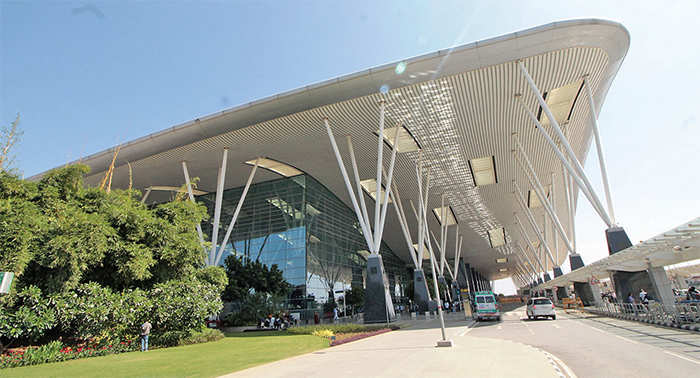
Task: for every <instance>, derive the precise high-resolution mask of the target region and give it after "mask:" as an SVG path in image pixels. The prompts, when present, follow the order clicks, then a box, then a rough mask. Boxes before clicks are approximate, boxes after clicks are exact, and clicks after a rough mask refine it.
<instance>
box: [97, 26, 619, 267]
mask: <svg viewBox="0 0 700 378" xmlns="http://www.w3.org/2000/svg"><path fill="white" fill-rule="evenodd" d="M628 43H629V36H628V35H627V32H626V30H624V28H622V27H621V26H620V25H618V24H614V23H608V22H602V21H595V20H586V21H575V22H565V23H557V24H550V25H546V26H543V27H540V28H535V29H531V30H528V31H525V32H519V33H514V34H511V35H508V36H504V37H499V38H496V39H493V40H489V41H486V42H480V43H475V44H471V45H467V46H462V47H459V48H455V49H453V50H451V53H450V55H449V57H448V55H447V53H445V52H438V53H436V54H430V55H427V56H423V57H419V58H414V59H409V60H406V61H404V62H406V63H407V67H406V71H405V72H404V73H403V74H402V75H396V74H394V73H392V72H391V71H393V66H394V65H387V66H383V67H380V68H379V69H372V70H369V71H367V72H366V73H362V74H354V75H350V76H348V77H345V78H340V79H336V80H332V81H329V82H326V83H323V84H322V85H317V86H314V87H309V88H306V89H302V90H297V91H294V92H292V93H287V94H285V95H282V96H276V97H275V98H272V99H267V100H264V101H260V102H259V104H260V105H255V104H251V105H246V106H243V107H239V108H236V109H233V110H230V111H226V112H222V113H221V116H217V115H213V116H210V117H207V118H206V119H203V120H196V121H194V123H191V124H187V125H183V126H180V127H176V128H173V129H172V130H171V131H170V132H169V133H160V134H157V135H154V136H150V137H146V138H141V139H140V140H137V141H134V142H131V143H129V144H127V145H126V146H125V147H124V149H123V151H125V152H124V154H122V153H121V152H120V155H119V158H118V167H117V168H116V169H115V172H114V179H113V186H115V187H126V186H127V185H128V182H129V174H128V168H127V167H126V162H127V161H131V166H132V169H133V182H134V186H135V187H136V188H145V187H148V186H151V185H170V186H179V185H182V183H183V182H184V177H183V173H182V168H181V165H180V162H181V161H183V160H186V161H187V162H188V166H189V172H190V175H191V176H193V177H199V178H200V179H201V181H200V183H199V188H200V189H201V190H205V191H215V186H216V180H217V177H216V176H217V171H218V168H219V165H220V163H221V156H222V150H223V148H224V147H229V148H230V151H229V153H228V167H229V168H228V170H227V173H226V180H225V187H226V188H231V187H238V186H242V185H243V184H244V182H245V180H246V178H247V175H248V172H249V171H250V169H251V167H250V166H248V165H246V164H244V162H245V161H248V160H251V159H254V158H255V157H257V156H263V157H269V158H271V159H275V160H278V161H281V162H285V163H287V164H290V165H292V166H294V167H296V168H298V169H300V170H302V171H304V172H307V173H308V174H310V175H312V176H314V177H315V178H316V179H318V180H319V181H320V182H321V183H323V184H324V185H326V186H327V187H328V188H329V189H330V190H332V191H333V192H334V193H336V194H337V195H338V197H340V198H341V199H342V200H343V201H345V202H346V203H348V204H349V203H350V201H349V196H348V195H347V192H346V189H345V185H344V184H343V182H342V177H341V175H340V171H339V169H338V166H337V164H336V161H335V157H334V155H333V152H332V150H331V146H330V143H329V140H328V136H327V134H326V130H325V127H324V126H323V122H322V118H323V117H328V118H329V119H330V125H331V127H332V129H333V132H334V133H335V136H336V139H337V142H338V145H339V148H340V151H341V154H342V156H343V157H344V159H345V162H346V166H347V167H348V168H349V166H348V164H349V156H348V152H347V145H346V142H345V136H346V135H350V136H351V137H352V139H353V144H354V148H355V153H356V156H357V158H358V162H357V163H358V168H359V171H360V176H361V179H367V178H373V177H374V176H375V174H376V171H375V170H376V148H377V139H376V138H377V136H376V134H375V132H376V130H377V126H378V122H379V105H378V103H379V101H380V100H385V101H386V102H387V113H386V125H387V127H389V126H392V127H393V126H396V125H397V124H400V123H401V124H403V125H404V126H405V127H406V128H407V129H408V130H409V131H410V133H411V134H412V135H413V136H414V137H415V138H416V139H417V141H418V143H419V144H420V145H421V147H422V152H421V153H422V159H423V161H424V162H425V165H426V166H427V167H430V170H431V187H430V193H431V195H430V199H429V204H428V208H430V209H433V208H437V207H440V196H441V194H443V193H444V194H445V195H446V198H447V200H446V204H448V205H450V206H451V207H452V209H453V210H454V213H455V215H456V217H457V220H458V221H459V230H460V233H461V234H463V235H464V244H463V247H462V256H463V257H464V259H465V261H466V262H469V263H470V264H472V265H473V266H475V267H476V268H477V269H478V270H479V271H480V272H482V274H484V275H485V276H487V277H489V279H498V278H502V277H505V276H507V275H510V274H511V273H510V272H512V271H514V270H515V263H516V260H517V259H508V263H506V264H496V258H499V257H503V256H504V255H508V254H510V253H512V250H513V247H512V246H513V242H514V241H516V240H518V239H519V234H518V232H517V231H516V229H515V228H514V226H513V212H514V211H516V210H518V206H517V203H516V202H515V201H514V198H513V195H512V192H513V191H514V190H515V189H514V186H513V184H512V181H513V180H516V181H517V182H518V184H519V185H520V187H521V188H522V189H523V190H524V191H527V190H528V189H531V187H530V186H529V183H528V182H527V179H526V177H525V176H524V174H523V172H522V171H520V168H519V167H518V166H517V165H516V163H515V161H514V160H513V157H512V154H511V150H513V149H514V144H513V140H512V133H514V132H517V133H518V135H519V137H520V140H521V143H522V144H523V147H524V149H525V151H526V152H527V153H528V155H529V157H530V159H531V160H532V163H533V166H534V168H535V171H536V173H537V175H538V176H539V177H540V179H541V180H542V183H543V185H545V186H546V185H550V184H551V182H550V181H551V180H550V178H549V174H550V172H554V177H555V181H556V182H555V186H556V187H557V188H559V189H558V190H559V192H558V193H557V196H556V204H555V207H556V211H557V213H558V214H561V216H560V218H561V220H562V221H563V223H564V227H565V228H566V229H568V228H569V225H568V224H567V222H566V217H565V216H563V214H565V212H566V207H565V206H566V205H565V198H564V195H563V190H562V188H563V183H562V171H561V165H560V163H559V162H558V161H557V160H556V158H555V156H554V153H553V151H551V149H550V148H549V147H548V146H547V145H546V144H545V143H544V140H543V138H542V137H541V135H539V133H538V131H537V130H536V129H535V127H534V125H533V124H532V122H531V121H530V120H529V119H528V118H527V114H526V113H525V111H524V110H523V109H522V108H521V106H520V105H519V104H518V102H517V101H516V99H515V95H516V94H522V95H523V97H522V99H523V101H524V103H525V104H526V106H527V107H529V108H530V109H531V110H532V111H533V112H536V111H537V109H538V105H537V103H536V99H535V97H534V95H533V94H532V93H531V91H530V90H529V88H528V87H527V83H526V81H525V79H524V78H523V77H522V75H521V73H520V71H519V69H518V66H517V63H516V60H517V59H522V60H523V62H524V63H525V66H526V67H527V69H528V71H529V72H530V74H531V76H532V77H533V78H534V80H535V83H536V84H537V86H538V87H539V88H540V90H541V91H548V90H551V89H554V88H558V87H561V86H564V85H567V84H570V83H572V82H574V81H577V80H580V78H581V77H582V76H583V75H585V74H588V75H589V78H588V80H589V82H590V83H591V87H592V89H593V92H594V97H595V98H596V101H597V104H598V106H600V104H601V103H602V100H603V99H604V97H605V95H606V93H607V89H608V88H609V86H610V81H611V79H612V77H613V76H614V74H615V73H616V72H617V69H618V68H619V65H620V64H621V61H622V58H623V57H624V54H625V53H626V51H627V45H628ZM382 85H388V86H389V87H390V88H391V89H390V90H389V91H388V92H387V93H380V92H379V91H378V88H379V87H380V86H382ZM372 88H374V89H372ZM336 92H337V93H336ZM329 93H331V94H329ZM324 94H326V95H325V96H324ZM335 99H341V101H334V100H335ZM275 101H277V102H279V107H275ZM324 102H327V103H324ZM318 104H321V105H318ZM256 106H257V110H258V111H260V112H265V111H266V110H269V109H274V111H271V113H269V114H268V113H266V114H255V112H253V110H255V109H256ZM280 109H281V110H280ZM297 110H298V111H297ZM287 111H288V113H285V112H287ZM239 113H240V114H239ZM588 117H589V109H588V105H587V102H585V101H583V100H582V99H579V101H577V102H576V104H575V106H574V109H573V113H572V116H571V121H570V122H569V123H568V124H566V125H565V126H564V127H565V128H566V129H567V132H568V133H569V138H570V143H571V145H572V146H573V147H574V149H575V152H576V154H577V156H578V157H579V160H581V161H583V160H584V159H585V156H586V152H587V151H588V147H589V144H590V140H591V129H590V126H589V124H588V122H589V119H588ZM251 120H252V121H253V122H251ZM256 120H263V121H260V122H255V121H256ZM602 126H603V127H604V126H605V125H602ZM546 127H547V128H550V126H546ZM178 133H180V134H178ZM550 134H551V130H550ZM174 135H175V136H177V135H180V138H176V137H175V136H174ZM162 140H168V141H169V143H171V144H170V145H163V143H162ZM384 153H385V156H384V161H385V163H388V161H389V157H390V150H389V149H388V148H385V149H384ZM418 156H419V153H418V152H406V153H400V154H399V155H398V157H397V163H396V167H395V169H394V180H395V182H396V184H397V185H398V188H399V191H400V194H401V197H402V199H403V201H404V202H405V203H404V205H405V208H406V209H410V204H409V203H408V201H409V200H413V201H414V202H415V199H416V198H417V196H418V193H417V185H416V177H415V168H414V164H415V162H416V161H417V159H418ZM484 156H494V158H495V163H496V164H495V165H496V174H497V179H498V182H497V183H496V184H492V185H485V186H479V187H475V186H474V181H473V179H472V177H471V172H470V169H469V163H468V161H469V160H470V159H474V158H479V157H484ZM106 157H109V158H111V154H110V153H109V151H105V152H102V153H100V154H95V155H93V156H92V157H89V158H88V159H85V160H84V162H86V163H88V164H89V165H91V166H92V168H93V174H92V175H91V176H89V177H88V178H87V180H88V182H91V183H93V184H94V183H98V182H99V181H100V180H101V177H102V176H103V175H104V171H105V169H106V168H107V166H108V165H109V162H108V160H109V159H107V158H106ZM105 161H107V163H106V164H105ZM278 177H280V176H278V175H276V174H274V173H271V172H268V171H264V170H258V173H257V175H256V179H255V182H262V181H267V180H270V179H274V178H278ZM154 194H155V193H154ZM154 194H152V195H151V197H150V198H149V199H150V200H155V201H157V200H159V198H158V197H157V195H154ZM523 194H524V195H527V193H523ZM365 199H366V200H367V201H368V206H373V205H374V202H373V200H372V199H371V198H370V197H368V196H366V195H365ZM389 210H390V211H389V217H388V218H387V225H386V228H385V237H384V239H385V241H386V242H387V243H388V244H389V246H390V247H391V248H392V249H393V250H394V251H396V252H397V253H398V254H399V255H401V256H403V257H404V259H405V260H406V261H407V262H408V261H409V260H410V259H409V256H408V251H407V249H406V243H405V241H404V240H403V236H402V234H401V231H400V228H399V224H398V220H397V218H396V217H395V215H394V213H393V209H389ZM409 211H410V210H409ZM543 211H544V210H543V209H542V208H537V209H534V213H535V217H536V218H537V220H538V222H539V223H540V225H541V224H542V220H543ZM370 213H372V212H371V211H370ZM407 217H408V218H409V224H410V227H411V230H412V231H413V235H414V238H415V221H414V218H413V216H412V214H407ZM522 219H524V217H522ZM429 222H430V227H431V229H435V230H437V229H438V227H439V225H438V223H437V221H436V219H435V218H434V217H429ZM525 226H526V228H527V227H528V226H527V225H525ZM499 227H504V228H505V230H506V241H507V243H506V245H505V246H502V247H498V248H496V249H492V248H491V246H490V244H489V240H488V230H491V229H496V228H499ZM528 231H529V232H531V235H530V238H531V240H536V237H535V235H534V233H532V230H528ZM454 232H455V227H454V226H453V227H451V230H450V232H449V233H448V240H449V242H448V251H449V253H448V254H449V255H450V256H451V255H452V253H453V252H454V246H453V245H452V244H453V243H454V240H455V238H454ZM550 234H551V232H550ZM582 252H583V253H584V254H585V251H582ZM553 253H555V252H554V251H553ZM556 254H557V258H558V261H559V262H562V261H564V260H565V256H566V250H565V248H564V247H563V243H560V249H559V250H558V251H556ZM499 268H507V269H508V270H507V271H506V272H501V271H499ZM550 268H551V267H550Z"/></svg>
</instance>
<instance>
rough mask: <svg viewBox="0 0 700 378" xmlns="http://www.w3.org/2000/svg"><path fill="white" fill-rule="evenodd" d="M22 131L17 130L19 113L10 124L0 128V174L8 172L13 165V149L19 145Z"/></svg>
mask: <svg viewBox="0 0 700 378" xmlns="http://www.w3.org/2000/svg"><path fill="white" fill-rule="evenodd" d="M21 137H22V131H20V130H19V113H17V117H16V118H15V120H14V121H13V122H12V123H11V124H10V126H9V127H8V126H5V127H2V128H0V172H1V171H9V170H10V169H11V168H12V164H13V163H14V160H15V159H14V155H13V154H12V150H13V148H14V147H15V146H16V145H17V143H19V140H20V138H21Z"/></svg>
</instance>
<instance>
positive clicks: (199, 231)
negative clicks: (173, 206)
mask: <svg viewBox="0 0 700 378" xmlns="http://www.w3.org/2000/svg"><path fill="white" fill-rule="evenodd" d="M182 173H183V174H184V175H185V183H186V184H187V194H188V196H189V198H190V201H192V203H196V201H195V200H194V194H193V193H192V183H191V182H190V173H189V172H188V171H187V162H186V161H184V160H183V161H182ZM150 192H151V189H148V192H147V193H146V196H148V193H150ZM144 200H145V197H144ZM197 236H199V245H200V246H201V247H202V249H204V253H205V254H206V253H207V248H206V247H205V246H204V235H203V234H202V225H201V223H197ZM206 263H207V265H208V264H209V256H208V255H207V256H206Z"/></svg>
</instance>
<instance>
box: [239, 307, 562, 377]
mask: <svg viewBox="0 0 700 378" xmlns="http://www.w3.org/2000/svg"><path fill="white" fill-rule="evenodd" d="M412 324H413V325H412V326H411V327H410V328H408V329H402V330H399V331H393V332H389V333H385V334H382V335H379V336H374V337H370V338H367V339H363V340H358V341H355V342H351V343H348V344H344V345H340V346H336V347H332V348H328V349H324V350H321V351H318V352H314V353H310V354H306V355H302V356H297V357H293V358H289V359H286V360H282V361H277V362H273V363H270V364H266V365H261V366H257V367H254V368H251V369H247V370H243V371H240V372H237V373H233V374H230V375H227V376H226V377H323V378H325V377H328V376H332V377H334V378H340V377H352V378H357V377H447V376H453V377H454V376H464V375H469V376H476V377H504V376H512V377H561V376H562V374H560V371H561V370H563V369H560V368H559V367H557V366H555V362H554V361H553V359H552V356H551V355H548V354H547V353H545V352H543V351H541V350H539V349H536V348H533V347H530V346H527V345H524V344H521V343H517V342H513V341H508V340H497V339H489V338H476V337H471V336H469V332H470V331H471V329H472V328H470V326H471V325H472V322H467V321H464V320H462V321H457V320H450V321H448V324H447V325H448V328H447V334H448V337H449V338H451V339H452V340H453V342H454V344H455V346H454V347H452V348H436V347H435V345H436V341H437V340H438V339H439V338H440V328H439V323H438V321H436V320H432V321H425V320H419V321H414V322H412Z"/></svg>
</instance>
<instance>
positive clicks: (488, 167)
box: [469, 156, 498, 186]
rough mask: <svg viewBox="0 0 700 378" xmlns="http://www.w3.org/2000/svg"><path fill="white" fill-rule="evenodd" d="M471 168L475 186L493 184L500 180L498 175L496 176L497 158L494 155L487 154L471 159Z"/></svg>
mask: <svg viewBox="0 0 700 378" xmlns="http://www.w3.org/2000/svg"><path fill="white" fill-rule="evenodd" d="M469 170H470V171H471V173H472V179H473V180H474V185H475V186H484V185H491V184H496V183H497V182H498V177H497V176H496V158H495V157H494V156H485V157H480V158H476V159H471V160H469Z"/></svg>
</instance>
